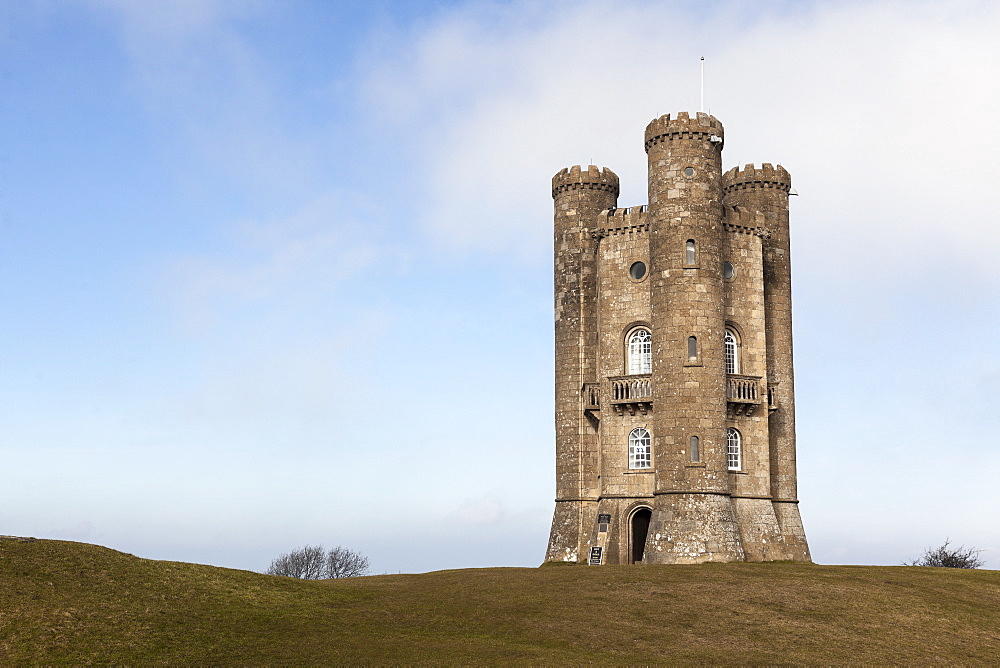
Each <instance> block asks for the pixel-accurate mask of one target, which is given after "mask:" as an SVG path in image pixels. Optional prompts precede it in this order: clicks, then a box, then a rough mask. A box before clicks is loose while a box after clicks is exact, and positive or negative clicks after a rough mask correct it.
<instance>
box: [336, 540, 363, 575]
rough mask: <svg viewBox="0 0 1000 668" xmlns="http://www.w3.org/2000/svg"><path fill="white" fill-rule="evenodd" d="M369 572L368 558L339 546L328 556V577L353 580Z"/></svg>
mask: <svg viewBox="0 0 1000 668" xmlns="http://www.w3.org/2000/svg"><path fill="white" fill-rule="evenodd" d="M367 572H368V557H366V556H364V555H363V554H360V553H358V552H354V551H352V550H348V549H347V548H344V547H340V546H339V545H338V546H337V547H335V548H333V549H332V550H330V552H329V553H328V554H327V555H326V577H328V578H353V577H357V576H359V575H364V574H365V573H367Z"/></svg>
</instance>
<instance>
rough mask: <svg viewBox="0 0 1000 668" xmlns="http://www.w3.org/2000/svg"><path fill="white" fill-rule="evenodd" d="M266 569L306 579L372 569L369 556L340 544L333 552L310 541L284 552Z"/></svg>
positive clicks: (347, 576) (336, 576)
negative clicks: (311, 543) (303, 545)
mask: <svg viewBox="0 0 1000 668" xmlns="http://www.w3.org/2000/svg"><path fill="white" fill-rule="evenodd" d="M266 572H267V574H268V575H284V576H287V577H290V578H301V579H303V580H321V579H323V578H352V577H355V576H358V575H364V574H365V573H367V572H368V557H366V556H364V555H362V554H360V553H359V552H354V551H353V550H348V549H347V548H345V547H340V546H339V545H338V546H337V547H335V548H333V549H332V550H330V551H329V552H327V551H326V550H324V549H323V546H322V545H306V546H305V547H300V548H299V549H297V550H292V551H291V552H288V553H286V554H282V555H281V556H280V557H278V558H277V559H275V560H274V561H272V562H271V565H270V566H269V567H268V569H267V571H266Z"/></svg>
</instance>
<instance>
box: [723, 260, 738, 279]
mask: <svg viewBox="0 0 1000 668" xmlns="http://www.w3.org/2000/svg"><path fill="white" fill-rule="evenodd" d="M735 275H736V267H734V266H733V263H732V262H723V263H722V277H723V278H725V279H729V278H732V277H733V276H735Z"/></svg>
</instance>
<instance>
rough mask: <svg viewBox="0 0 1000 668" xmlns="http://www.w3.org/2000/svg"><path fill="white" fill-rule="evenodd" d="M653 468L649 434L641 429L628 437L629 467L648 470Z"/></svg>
mask: <svg viewBox="0 0 1000 668" xmlns="http://www.w3.org/2000/svg"><path fill="white" fill-rule="evenodd" d="M651 466H652V457H651V456H650V438H649V432H648V431H646V430H645V429H643V428H642V427H639V428H637V429H633V430H632V433H631V434H629V435H628V467H629V468H630V469H648V468H650V467H651Z"/></svg>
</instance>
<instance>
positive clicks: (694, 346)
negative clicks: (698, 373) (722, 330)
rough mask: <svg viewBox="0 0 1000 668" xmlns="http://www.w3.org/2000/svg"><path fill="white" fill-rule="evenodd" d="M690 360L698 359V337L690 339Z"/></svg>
mask: <svg viewBox="0 0 1000 668" xmlns="http://www.w3.org/2000/svg"><path fill="white" fill-rule="evenodd" d="M688 359H689V360H696V359H698V337H696V336H689V337H688Z"/></svg>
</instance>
